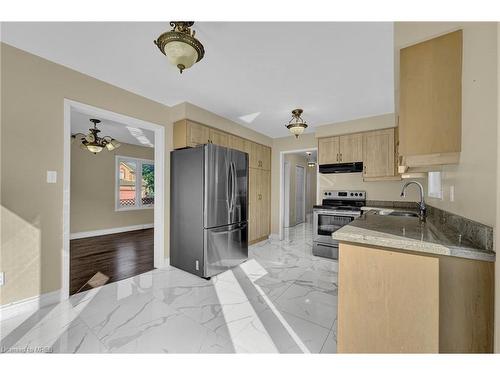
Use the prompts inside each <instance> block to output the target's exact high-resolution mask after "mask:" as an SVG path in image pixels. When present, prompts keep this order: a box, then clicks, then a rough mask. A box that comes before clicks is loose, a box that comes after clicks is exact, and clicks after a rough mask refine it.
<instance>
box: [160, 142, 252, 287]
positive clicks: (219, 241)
mask: <svg viewBox="0 0 500 375" xmlns="http://www.w3.org/2000/svg"><path fill="white" fill-rule="evenodd" d="M170 165H171V176H170V187H171V190H170V264H171V265H172V266H174V267H177V268H180V269H182V270H185V271H187V272H190V273H192V274H194V275H198V276H200V277H204V278H210V277H212V276H214V275H217V274H218V273H221V272H223V271H225V270H227V269H230V268H232V267H234V266H236V265H238V264H240V263H242V262H244V261H245V260H246V259H247V258H248V222H247V220H248V154H247V153H245V152H241V151H238V150H233V149H230V148H226V147H222V146H217V145H214V144H206V145H203V146H198V147H194V148H186V149H181V150H175V151H172V153H171V158H170Z"/></svg>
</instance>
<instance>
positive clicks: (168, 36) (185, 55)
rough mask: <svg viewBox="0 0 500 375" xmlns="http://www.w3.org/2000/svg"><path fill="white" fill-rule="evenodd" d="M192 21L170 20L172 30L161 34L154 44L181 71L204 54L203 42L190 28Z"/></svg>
mask: <svg viewBox="0 0 500 375" xmlns="http://www.w3.org/2000/svg"><path fill="white" fill-rule="evenodd" d="M193 24H194V22H193V21H171V22H170V26H172V30H170V31H167V32H165V33H163V34H161V35H160V36H159V37H158V39H156V40H155V41H154V44H156V46H157V47H158V48H159V49H160V51H161V53H163V54H164V55H165V56H167V57H168V61H170V63H171V64H172V65H174V66H176V67H177V68H178V69H179V71H180V72H181V74H182V72H183V71H184V70H185V69H188V68H190V67H192V66H193V65H194V64H195V63H197V62H198V61H200V60H201V59H202V58H203V56H204V55H205V48H204V47H203V44H201V42H200V41H199V40H198V39H196V38H195V34H196V32H195V31H194V30H191V26H193Z"/></svg>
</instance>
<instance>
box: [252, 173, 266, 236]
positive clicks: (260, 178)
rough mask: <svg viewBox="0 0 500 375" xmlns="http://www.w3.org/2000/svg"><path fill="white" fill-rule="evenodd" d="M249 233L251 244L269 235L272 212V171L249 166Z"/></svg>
mask: <svg viewBox="0 0 500 375" xmlns="http://www.w3.org/2000/svg"><path fill="white" fill-rule="evenodd" d="M249 179H250V181H249V193H250V197H249V203H248V210H249V223H248V227H249V233H248V242H249V243H250V244H252V243H255V242H259V241H261V240H264V239H266V238H268V237H269V234H270V232H271V228H270V214H271V208H270V206H271V172H270V171H268V170H263V169H257V168H249Z"/></svg>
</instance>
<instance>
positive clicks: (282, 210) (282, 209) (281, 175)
mask: <svg viewBox="0 0 500 375" xmlns="http://www.w3.org/2000/svg"><path fill="white" fill-rule="evenodd" d="M317 150H318V148H317V147H312V148H303V149H297V150H286V151H280V173H279V178H280V194H279V238H280V240H283V239H284V231H283V227H284V221H285V198H284V190H285V179H284V177H285V176H284V169H285V168H284V167H285V163H284V161H285V155H286V154H296V153H302V152H307V151H317ZM319 177H320V175H319V173H318V163H316V202H317V201H318V197H319ZM315 204H316V203H315ZM304 213H305V212H304Z"/></svg>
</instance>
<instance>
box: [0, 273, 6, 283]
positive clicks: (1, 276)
mask: <svg viewBox="0 0 500 375" xmlns="http://www.w3.org/2000/svg"><path fill="white" fill-rule="evenodd" d="M3 284H5V272H0V286H2V285H3Z"/></svg>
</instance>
